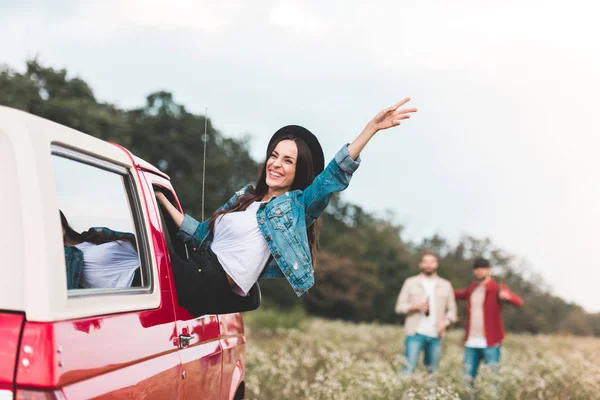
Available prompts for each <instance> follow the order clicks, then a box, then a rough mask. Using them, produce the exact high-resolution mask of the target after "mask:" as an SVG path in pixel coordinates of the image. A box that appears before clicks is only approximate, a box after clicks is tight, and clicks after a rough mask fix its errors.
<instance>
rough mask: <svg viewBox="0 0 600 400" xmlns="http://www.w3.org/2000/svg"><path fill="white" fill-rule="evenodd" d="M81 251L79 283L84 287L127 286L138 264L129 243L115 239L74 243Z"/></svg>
mask: <svg viewBox="0 0 600 400" xmlns="http://www.w3.org/2000/svg"><path fill="white" fill-rule="evenodd" d="M75 247H77V248H78V249H79V250H81V251H82V252H83V269H82V271H81V280H80V284H81V286H82V287H84V288H127V287H130V286H131V282H132V281H133V276H134V275H135V271H136V270H137V269H138V268H139V266H140V259H139V258H138V254H137V251H135V248H134V247H133V246H132V245H131V243H129V242H127V241H124V240H116V241H114V242H108V243H103V244H98V245H96V244H93V243H89V242H83V243H79V244H78V245H76V246H75Z"/></svg>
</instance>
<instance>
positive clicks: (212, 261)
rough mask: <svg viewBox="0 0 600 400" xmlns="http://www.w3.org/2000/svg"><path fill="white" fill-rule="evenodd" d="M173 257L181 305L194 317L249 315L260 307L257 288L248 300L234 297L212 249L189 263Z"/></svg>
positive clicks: (252, 290) (172, 254)
mask: <svg viewBox="0 0 600 400" xmlns="http://www.w3.org/2000/svg"><path fill="white" fill-rule="evenodd" d="M170 256H171V265H172V267H173V277H174V280H175V288H176V290H177V299H178V301H179V305H181V306H183V307H185V308H186V309H187V310H188V311H189V312H190V313H191V314H192V315H194V316H200V315H204V314H228V313H233V312H240V311H250V310H255V309H256V308H258V306H259V305H260V288H259V287H258V284H255V285H254V287H252V289H251V290H250V293H249V294H248V296H246V297H242V296H240V295H238V294H236V293H234V292H233V291H232V288H231V286H229V281H228V280H227V273H226V272H225V270H224V269H223V267H222V266H221V264H220V263H219V259H218V258H217V256H216V255H215V253H213V251H212V250H211V249H203V250H200V251H198V252H195V253H193V254H192V257H191V259H190V260H182V259H181V258H179V256H177V254H175V253H173V252H170Z"/></svg>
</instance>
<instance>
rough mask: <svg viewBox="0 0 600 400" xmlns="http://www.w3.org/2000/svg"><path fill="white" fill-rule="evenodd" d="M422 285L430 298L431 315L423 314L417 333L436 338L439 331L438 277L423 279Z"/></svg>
mask: <svg viewBox="0 0 600 400" xmlns="http://www.w3.org/2000/svg"><path fill="white" fill-rule="evenodd" d="M421 282H422V285H423V287H424V288H425V296H426V298H427V299H428V300H429V316H427V315H425V314H423V315H421V319H420V320H419V326H418V327H417V333H420V334H421V335H425V336H429V337H433V338H436V337H438V336H439V335H438V333H437V315H436V314H437V313H436V296H435V287H436V286H437V279H436V278H423V279H421Z"/></svg>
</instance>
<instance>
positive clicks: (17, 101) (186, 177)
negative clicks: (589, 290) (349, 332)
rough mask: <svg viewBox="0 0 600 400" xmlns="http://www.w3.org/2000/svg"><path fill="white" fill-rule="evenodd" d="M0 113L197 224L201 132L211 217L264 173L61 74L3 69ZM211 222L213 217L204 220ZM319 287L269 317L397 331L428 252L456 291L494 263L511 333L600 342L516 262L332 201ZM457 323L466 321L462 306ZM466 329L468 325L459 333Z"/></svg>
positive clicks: (181, 119)
mask: <svg viewBox="0 0 600 400" xmlns="http://www.w3.org/2000/svg"><path fill="white" fill-rule="evenodd" d="M0 104H1V105H4V106H9V107H14V108H18V109H21V110H24V111H27V112H30V113H32V114H35V115H38V116H40V117H43V118H47V119H49V120H52V121H55V122H58V123H60V124H63V125H66V126H69V127H71V128H74V129H77V130H79V131H82V132H85V133H87V134H90V135H93V136H95V137H98V138H100V139H103V140H107V141H111V142H116V143H119V144H121V145H123V146H125V147H126V148H128V149H130V150H131V151H132V152H133V153H134V154H136V155H137V156H139V157H141V158H143V159H145V160H147V161H148V162H150V163H152V164H154V165H156V166H157V167H159V168H160V169H161V170H162V171H164V172H165V173H167V174H168V175H169V176H170V177H171V180H172V183H173V186H174V187H175V189H176V190H177V193H178V195H179V199H180V201H181V203H182V205H183V207H184V209H185V211H186V212H188V213H189V214H191V215H195V216H198V217H199V216H200V214H201V211H202V210H201V191H200V188H201V183H202V182H201V180H202V173H201V168H202V162H203V134H204V126H205V122H206V123H207V138H206V140H207V141H208V143H207V145H208V148H209V149H210V151H209V152H208V153H207V157H206V170H207V173H206V181H205V187H206V197H205V203H206V210H207V211H209V210H215V209H217V208H218V207H219V206H221V205H222V204H223V203H224V202H225V201H227V199H229V197H230V196H231V194H232V193H233V192H234V191H236V190H238V189H239V188H240V187H242V186H243V185H245V184H247V183H252V182H254V181H255V180H256V177H257V173H258V168H259V166H260V163H261V162H262V161H264V160H259V161H256V160H254V159H253V158H252V157H251V155H250V149H249V138H248V137H246V138H242V139H236V138H231V137H227V136H226V135H224V134H223V133H221V132H219V131H217V130H216V129H215V128H214V126H213V125H212V123H211V121H210V119H209V120H208V121H205V117H204V116H203V115H198V114H194V113H192V112H190V111H188V110H187V109H186V107H185V106H184V105H182V104H178V103H177V102H176V101H175V99H174V97H173V95H172V93H170V92H168V91H157V92H154V93H151V94H150V95H148V96H147V97H146V100H145V104H144V105H143V106H140V107H138V108H133V109H122V108H119V107H117V106H116V105H114V104H110V103H106V102H102V101H99V100H98V99H97V98H96V97H95V95H94V92H93V90H92V88H91V87H90V85H89V84H88V83H87V82H85V81H84V80H83V79H81V78H79V77H71V76H69V75H68V73H67V71H66V70H65V69H55V68H52V67H48V66H44V65H41V64H40V63H39V62H38V61H37V60H35V59H34V60H29V61H27V62H26V69H25V71H24V72H19V71H16V70H15V69H13V68H11V67H9V66H2V67H1V68H0ZM209 212H210V211H209ZM322 220H323V221H322V222H323V223H322V229H321V237H320V251H319V256H318V259H317V268H316V271H315V275H316V282H317V283H316V285H315V286H314V287H313V288H312V289H311V290H310V292H309V293H307V294H306V295H304V296H302V297H301V299H300V300H298V299H297V298H296V295H295V294H294V293H293V291H291V290H289V285H283V284H281V282H277V281H269V280H263V281H261V287H262V289H263V298H264V302H265V305H264V306H265V307H278V308H284V309H289V308H294V307H302V308H303V309H304V310H306V311H307V312H308V313H310V314H315V315H320V316H324V317H330V318H341V319H345V320H350V321H379V322H385V323H393V322H396V321H397V316H396V315H395V314H394V302H395V300H396V297H397V295H398V292H399V290H400V287H401V286H402V283H403V282H404V280H405V279H406V278H408V277H409V276H411V275H414V274H416V273H417V272H418V270H417V261H418V257H419V254H420V252H421V251H422V250H424V249H431V250H433V251H435V252H436V253H437V254H438V255H439V263H440V269H439V273H440V275H441V276H443V277H444V278H446V279H449V280H450V281H451V282H452V284H453V285H454V287H455V288H459V287H465V286H467V285H468V284H469V283H470V282H471V281H472V275H471V264H472V260H473V259H474V258H475V257H477V256H480V255H483V256H485V257H487V258H489V259H490V260H491V261H492V265H493V268H494V269H493V272H494V276H495V278H496V279H497V280H499V281H501V282H502V283H505V284H506V285H508V286H509V287H510V288H511V289H512V290H513V291H515V292H516V293H518V294H519V295H520V296H522V297H523V298H524V300H525V302H526V305H525V307H523V308H521V309H519V310H515V309H512V308H510V307H507V308H506V309H505V314H504V316H505V323H506V326H507V328H508V329H510V330H514V331H523V332H531V333H569V334H575V335H595V336H600V313H596V314H592V313H586V312H585V310H584V309H583V308H582V307H580V306H579V305H577V304H573V303H570V302H567V301H565V300H564V299H562V298H560V297H558V296H555V295H553V294H552V292H551V290H549V289H548V287H547V286H546V284H545V283H544V281H543V278H542V277H541V276H539V275H537V274H534V273H532V271H531V269H529V268H528V267H527V266H526V265H525V264H524V263H523V262H522V260H520V259H518V258H516V257H514V256H513V255H511V254H509V253H507V252H505V251H504V250H503V249H500V248H498V247H497V246H495V245H494V244H493V243H492V242H491V241H490V240H489V239H485V238H484V239H481V238H475V237H471V236H465V237H463V238H461V239H460V240H459V242H458V243H449V242H448V241H447V240H446V239H444V238H443V237H440V236H438V235H434V236H432V237H429V238H426V239H423V240H422V241H421V242H419V243H413V242H411V241H408V240H406V239H405V238H404V237H403V232H404V229H403V226H402V225H401V224H399V223H397V222H395V220H394V218H393V215H389V214H388V215H376V214H373V213H370V212H367V211H365V210H364V209H363V208H362V207H360V206H359V205H357V204H352V203H349V202H345V201H343V199H342V197H340V196H334V197H333V199H332V202H331V204H330V206H329V207H328V209H327V211H326V212H325V214H324V215H323V218H322ZM459 307H460V308H459V315H462V316H464V315H465V309H464V307H465V306H464V304H461V305H460V306H459ZM463 323H464V318H463V319H462V320H461V321H459V323H458V325H459V326H460V325H461V324H463Z"/></svg>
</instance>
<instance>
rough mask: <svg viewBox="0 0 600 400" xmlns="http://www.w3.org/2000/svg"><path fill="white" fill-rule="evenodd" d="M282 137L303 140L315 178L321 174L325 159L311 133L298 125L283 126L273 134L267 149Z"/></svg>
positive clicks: (317, 141) (315, 138)
mask: <svg viewBox="0 0 600 400" xmlns="http://www.w3.org/2000/svg"><path fill="white" fill-rule="evenodd" d="M284 136H293V137H298V138H301V139H303V140H304V142H306V144H307V145H308V148H309V149H310V152H311V153H312V158H313V167H314V169H315V176H317V175H319V174H320V173H321V172H323V169H324V168H325V157H324V156H323V149H322V148H321V144H320V143H319V140H318V139H317V137H316V136H315V135H313V133H312V132H311V131H309V130H308V129H306V128H304V127H302V126H299V125H288V126H284V127H283V128H281V129H279V130H278V131H277V132H275V134H274V135H273V137H272V138H271V140H270V141H269V146H268V148H271V144H272V143H273V142H275V141H277V140H278V139H279V138H281V137H284ZM267 156H268V155H267Z"/></svg>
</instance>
